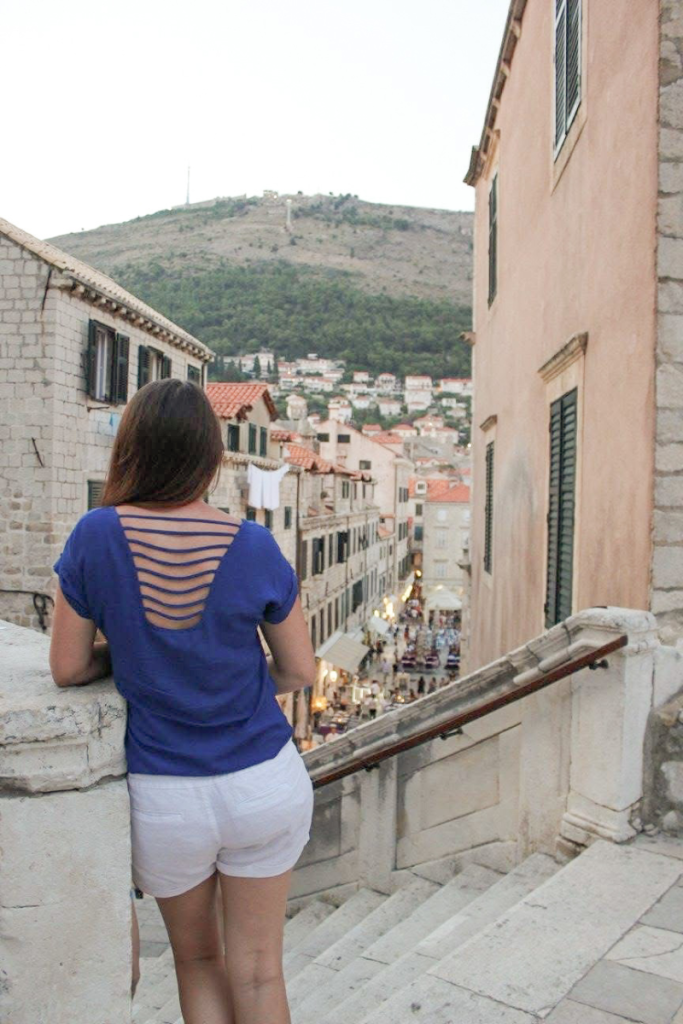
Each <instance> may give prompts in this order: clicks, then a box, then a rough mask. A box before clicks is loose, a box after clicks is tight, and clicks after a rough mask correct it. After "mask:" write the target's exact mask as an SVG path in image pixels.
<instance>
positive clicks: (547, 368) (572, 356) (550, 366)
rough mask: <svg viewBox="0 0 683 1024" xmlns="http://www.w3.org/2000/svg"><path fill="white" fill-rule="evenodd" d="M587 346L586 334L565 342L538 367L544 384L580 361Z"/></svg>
mask: <svg viewBox="0 0 683 1024" xmlns="http://www.w3.org/2000/svg"><path fill="white" fill-rule="evenodd" d="M587 345H588V334H587V333H586V332H583V333H582V334H575V335H574V337H573V338H570V339H569V341H567V342H565V344H564V345H563V346H562V348H560V349H558V351H557V352H556V353H555V354H554V355H553V356H551V357H550V359H548V360H546V362H545V363H543V366H541V367H539V370H538V372H539V373H540V375H541V377H542V378H543V380H544V381H545V383H546V384H548V383H549V381H551V380H553V379H554V378H555V377H557V376H558V374H560V373H562V371H563V370H564V369H566V367H567V366H569V365H570V364H571V363H573V362H575V361H576V360H577V359H580V358H581V357H582V356H583V355H584V353H585V351H586V346H587Z"/></svg>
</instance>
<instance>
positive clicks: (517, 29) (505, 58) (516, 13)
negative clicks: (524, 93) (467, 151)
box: [464, 0, 527, 185]
mask: <svg viewBox="0 0 683 1024" xmlns="http://www.w3.org/2000/svg"><path fill="white" fill-rule="evenodd" d="M526 5H527V0H511V2H510V8H509V10H508V16H507V22H506V24H505V31H504V33H503V42H502V45H501V48H500V53H499V54H498V63H497V65H496V71H495V74H494V76H493V84H492V86H491V92H490V94H489V102H488V106H487V108H486V117H485V118H484V127H483V130H482V133H481V141H480V142H479V145H478V146H473V147H472V153H471V156H470V165H469V167H468V169H467V174H466V175H465V178H464V181H465V184H467V185H476V184H477V181H478V180H479V176H480V174H481V172H482V169H483V167H484V165H485V162H486V155H487V153H488V150H489V146H490V144H491V140H492V138H493V134H494V125H495V123H496V117H497V115H498V110H499V108H500V98H501V96H502V94H503V89H504V88H505V83H506V82H507V80H508V78H509V76H510V70H511V66H512V57H513V55H514V52H515V47H516V46H517V42H518V40H519V38H520V36H521V34H522V18H523V17H524V10H525V8H526Z"/></svg>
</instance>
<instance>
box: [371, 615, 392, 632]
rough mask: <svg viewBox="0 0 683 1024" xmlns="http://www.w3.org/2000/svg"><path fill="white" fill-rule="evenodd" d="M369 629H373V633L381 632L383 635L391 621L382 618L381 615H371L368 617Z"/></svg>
mask: <svg viewBox="0 0 683 1024" xmlns="http://www.w3.org/2000/svg"><path fill="white" fill-rule="evenodd" d="M368 629H370V630H372V632H373V633H379V634H380V635H381V636H384V634H385V633H386V632H387V630H388V629H389V623H388V622H387V620H386V619H382V618H380V616H379V615H371V616H370V618H369V619H368Z"/></svg>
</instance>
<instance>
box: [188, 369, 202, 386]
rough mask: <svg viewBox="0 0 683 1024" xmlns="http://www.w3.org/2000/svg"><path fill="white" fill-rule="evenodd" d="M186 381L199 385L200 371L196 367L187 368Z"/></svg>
mask: <svg viewBox="0 0 683 1024" xmlns="http://www.w3.org/2000/svg"><path fill="white" fill-rule="evenodd" d="M187 379H188V380H191V381H194V383H195V384H201V371H200V369H199V367H198V366H188V368H187Z"/></svg>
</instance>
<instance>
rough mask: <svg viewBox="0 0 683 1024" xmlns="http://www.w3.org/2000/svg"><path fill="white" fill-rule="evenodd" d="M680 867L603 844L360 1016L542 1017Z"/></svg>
mask: <svg viewBox="0 0 683 1024" xmlns="http://www.w3.org/2000/svg"><path fill="white" fill-rule="evenodd" d="M682 872H683V863H682V862H681V861H680V860H676V859H674V858H671V857H667V856H663V855H661V854H656V853H649V852H647V851H645V850H642V849H638V848H637V847H635V846H629V847H627V846H618V845H615V844H613V843H608V842H605V841H603V840H597V841H596V842H594V843H593V844H592V845H591V846H590V847H589V848H588V849H587V850H586V851H585V852H584V853H582V854H581V855H580V856H579V857H577V858H576V859H575V860H573V861H571V862H570V863H569V864H567V865H566V866H565V867H564V868H562V870H560V871H557V872H556V873H555V874H554V875H553V876H552V877H550V878H548V879H547V880H546V881H545V882H543V883H542V884H541V885H539V886H538V887H536V888H535V890H534V891H532V892H530V893H529V894H528V895H526V896H524V897H523V898H522V899H521V900H519V901H518V902H517V903H516V904H515V905H514V906H513V907H510V908H509V909H507V910H506V911H504V912H503V913H502V914H500V915H499V916H498V917H497V919H496V920H495V921H494V922H492V923H490V924H488V925H487V926H486V927H485V928H483V929H482V930H480V931H479V932H478V933H477V934H475V935H474V936H470V938H469V940H468V941H467V942H465V943H464V944H461V945H460V947H459V948H458V949H456V950H455V951H446V952H445V955H442V956H441V957H440V958H439V959H438V961H434V962H433V963H432V966H431V967H430V968H429V970H428V971H427V972H425V973H424V974H423V975H422V976H421V977H419V978H418V979H416V980H415V981H413V982H411V983H410V984H409V985H408V986H406V987H405V988H404V989H403V990H402V991H401V992H400V993H398V995H397V996H392V997H391V998H390V999H388V1000H387V1001H386V1002H385V1003H384V1004H383V1005H382V1006H381V1007H380V1009H379V1011H376V1012H374V1013H371V1014H369V1015H368V1016H366V1017H365V1018H361V1020H362V1022H363V1024H389V1022H391V1024H408V1022H410V1024H441V1022H443V1024H445V1022H446V1021H455V1020H463V1021H464V1020H467V1021H468V1024H475V1022H476V1024H499V1022H501V1021H505V1022H508V1021H509V1022H510V1024H513V1022H514V1024H531V1022H532V1021H537V1020H539V1019H545V1018H546V1017H547V1016H548V1014H549V1013H551V1012H552V1010H553V1008H554V1007H556V1006H557V1004H558V1003H559V1002H560V1001H561V1000H562V999H564V998H565V997H566V996H567V994H568V993H569V991H570V990H571V989H572V988H573V986H574V985H575V984H576V982H577V981H578V980H579V979H580V978H582V977H583V976H584V975H585V974H586V972H587V971H589V970H590V969H591V968H592V967H593V966H594V965H595V964H596V963H597V962H598V961H599V960H600V959H601V958H602V957H603V956H605V954H606V953H607V952H608V951H609V949H610V948H611V947H612V946H613V945H614V944H615V942H617V940H618V939H620V938H621V936H622V935H623V934H624V933H625V932H626V931H627V930H628V929H629V928H631V927H632V926H633V925H634V924H635V922H636V921H637V920H638V919H639V918H640V917H641V916H642V915H643V914H644V913H646V912H647V910H648V909H649V908H650V907H652V906H653V904H654V903H656V902H657V900H658V899H659V898H660V897H661V896H662V895H663V893H665V892H666V891H667V890H668V889H669V888H670V887H671V886H672V885H674V884H675V883H676V882H677V881H678V880H679V878H680V877H681V873H682ZM417 948H418V949H419V948H420V947H419V946H418V947H417ZM431 951H432V953H433V952H435V950H434V948H433V946H432V947H431ZM506 1013H507V1016H505V1014H506Z"/></svg>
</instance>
